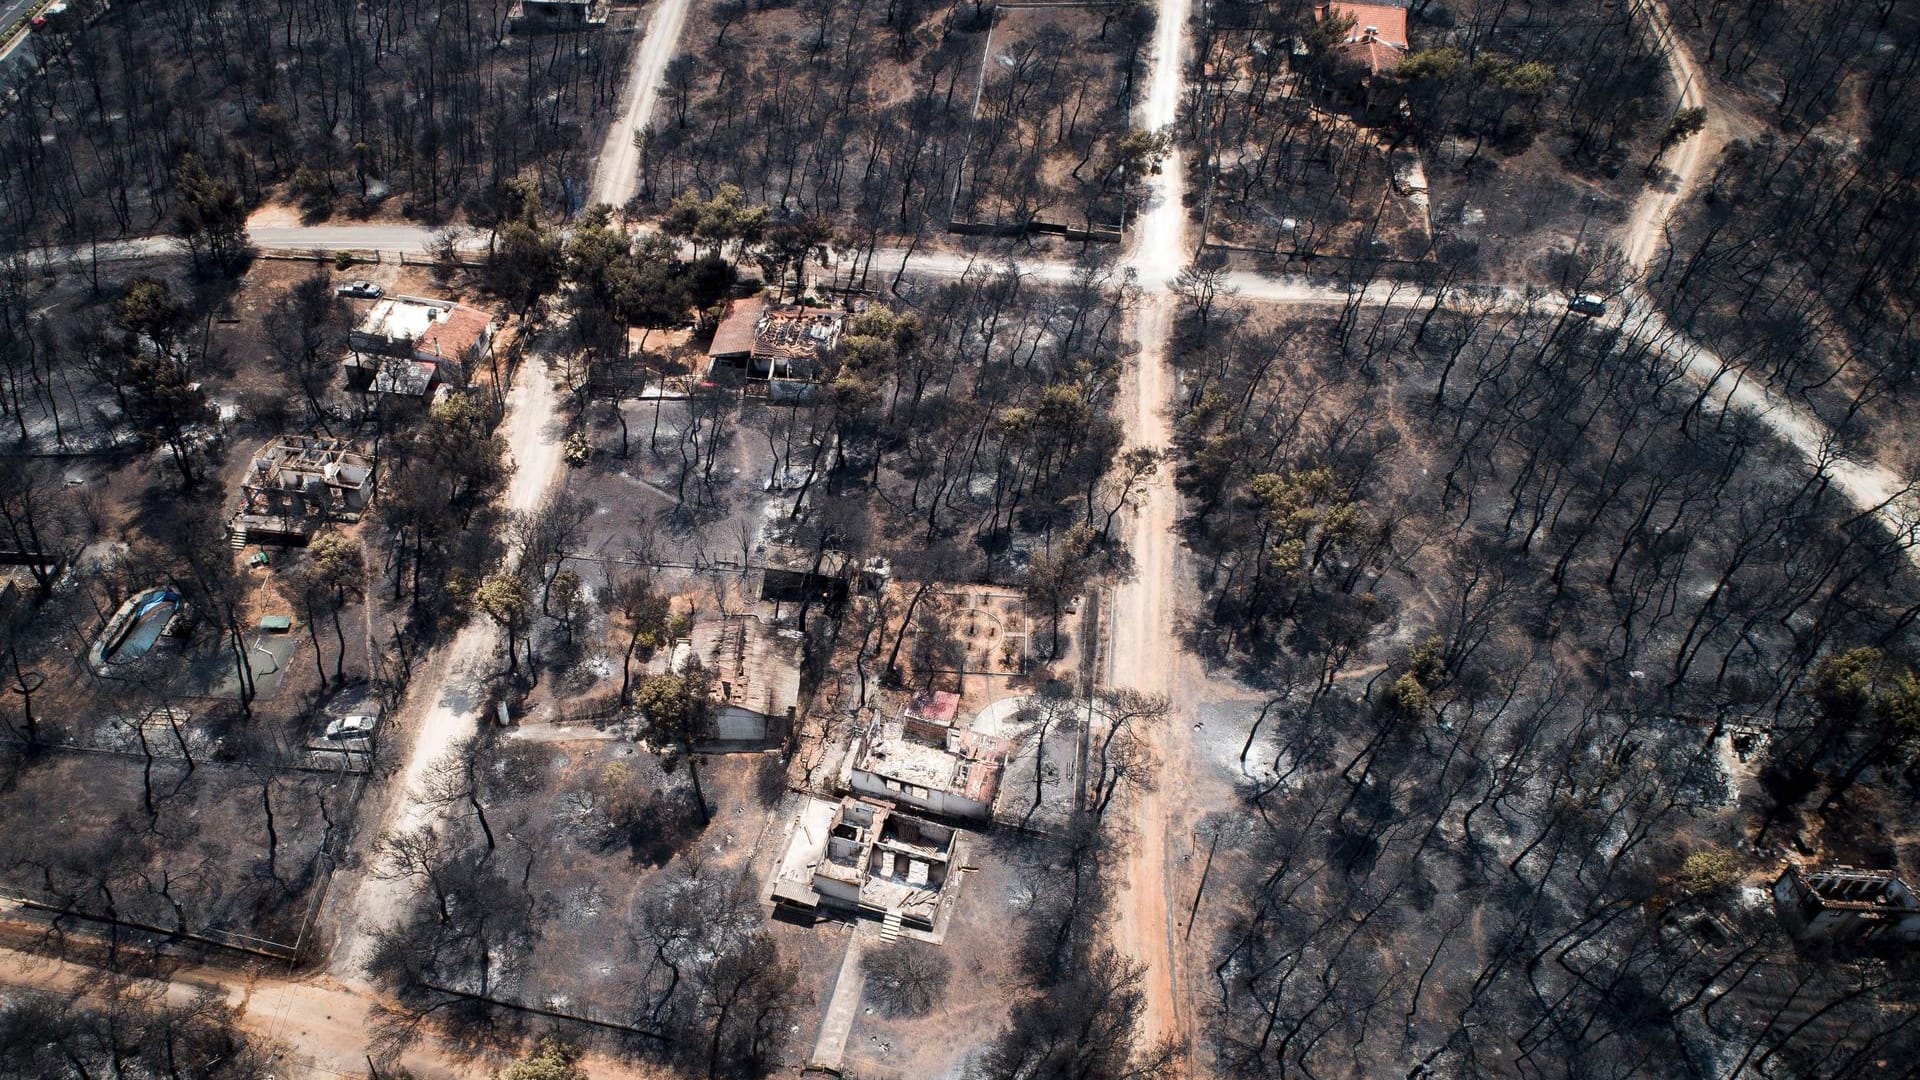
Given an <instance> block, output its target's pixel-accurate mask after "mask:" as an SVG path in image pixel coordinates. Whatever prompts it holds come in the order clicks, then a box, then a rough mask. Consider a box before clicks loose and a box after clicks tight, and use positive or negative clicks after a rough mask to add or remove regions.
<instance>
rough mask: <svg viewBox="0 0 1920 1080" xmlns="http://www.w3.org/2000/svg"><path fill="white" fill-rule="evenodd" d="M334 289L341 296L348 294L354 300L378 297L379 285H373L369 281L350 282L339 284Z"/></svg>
mask: <svg viewBox="0 0 1920 1080" xmlns="http://www.w3.org/2000/svg"><path fill="white" fill-rule="evenodd" d="M334 291H336V292H338V293H339V294H340V295H341V296H350V297H352V298H353V299H355V300H378V299H380V286H378V285H375V284H374V283H373V282H371V281H355V282H350V283H348V284H346V285H342V286H340V287H339V288H338V289H336V290H334Z"/></svg>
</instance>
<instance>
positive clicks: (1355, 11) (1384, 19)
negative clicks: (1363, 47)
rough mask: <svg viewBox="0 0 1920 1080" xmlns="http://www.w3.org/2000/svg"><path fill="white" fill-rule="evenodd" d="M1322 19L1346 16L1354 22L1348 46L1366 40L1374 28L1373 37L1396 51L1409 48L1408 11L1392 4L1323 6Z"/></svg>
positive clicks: (1321, 8)
mask: <svg viewBox="0 0 1920 1080" xmlns="http://www.w3.org/2000/svg"><path fill="white" fill-rule="evenodd" d="M1319 14H1320V18H1322V19H1325V18H1326V17H1327V16H1328V15H1344V16H1346V17H1348V18H1350V19H1352V20H1353V29H1352V30H1351V31H1349V32H1348V33H1347V39H1346V40H1347V42H1348V44H1354V43H1357V42H1361V41H1364V40H1366V38H1367V28H1368V27H1372V28H1373V32H1374V33H1373V36H1374V37H1375V38H1377V39H1379V40H1380V41H1384V42H1386V43H1387V44H1388V45H1391V46H1393V47H1394V48H1396V49H1400V50H1401V51H1405V50H1406V48H1407V9H1406V8H1400V7H1394V6H1392V5H1391V4H1323V5H1321V7H1320V13H1319Z"/></svg>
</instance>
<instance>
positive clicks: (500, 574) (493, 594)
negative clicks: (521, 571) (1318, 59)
mask: <svg viewBox="0 0 1920 1080" xmlns="http://www.w3.org/2000/svg"><path fill="white" fill-rule="evenodd" d="M532 599H533V598H532V596H531V595H530V594H529V592H528V590H527V583H526V582H524V581H522V580H520V575H518V574H514V573H511V572H509V571H506V570H499V571H495V572H494V573H491V574H488V575H487V576H486V578H485V580H483V581H481V582H480V587H479V588H478V589H476V590H474V594H473V602H474V605H475V606H476V607H478V608H479V609H480V610H481V612H482V613H484V614H485V615H486V616H487V618H489V619H492V620H493V621H494V622H496V623H498V624H499V625H500V628H501V629H503V630H505V631H506V632H507V674H509V675H518V674H519V673H520V652H519V638H520V630H521V627H522V626H524V625H525V624H526V621H527V609H528V608H529V607H531V606H532Z"/></svg>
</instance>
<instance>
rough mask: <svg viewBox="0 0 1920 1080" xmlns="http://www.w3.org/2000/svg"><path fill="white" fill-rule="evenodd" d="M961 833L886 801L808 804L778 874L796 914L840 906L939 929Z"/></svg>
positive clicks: (782, 897) (780, 897) (781, 900)
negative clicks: (958, 833)
mask: <svg viewBox="0 0 1920 1080" xmlns="http://www.w3.org/2000/svg"><path fill="white" fill-rule="evenodd" d="M955 836H956V833H955V830H953V829H951V828H948V827H947V826H945V825H939V824H935V823H934V822H931V821H923V820H921V819H919V818H916V817H911V816H909V815H907V814H903V813H900V812H899V811H897V810H894V809H892V808H891V807H888V806H886V805H884V804H882V803H877V802H872V801H869V800H866V799H858V798H844V799H841V800H840V801H839V802H838V803H834V802H828V801H827V800H824V799H808V800H807V802H806V804H805V805H804V806H803V807H802V808H801V811H800V815H799V817H798V819H797V820H795V822H794V824H793V831H792V832H791V833H790V834H789V835H788V838H787V850H786V853H785V854H784V855H783V856H782V858H781V862H780V866H779V868H778V869H777V870H776V871H775V877H774V885H773V899H774V902H775V903H776V904H779V905H781V906H784V907H787V908H789V909H797V910H800V911H806V912H812V911H816V910H818V909H819V908H821V907H832V908H838V909H841V910H844V911H850V912H853V913H855V914H861V915H867V916H871V917H876V918H880V919H882V920H886V921H888V922H897V923H898V924H900V925H906V926H911V927H914V928H916V929H919V930H932V929H933V927H934V922H935V919H936V917H937V916H938V914H939V909H940V899H941V894H942V891H943V889H944V888H945V886H946V883H947V875H948V871H949V870H950V868H951V865H952V860H953V857H954V854H955V852H954V840H955Z"/></svg>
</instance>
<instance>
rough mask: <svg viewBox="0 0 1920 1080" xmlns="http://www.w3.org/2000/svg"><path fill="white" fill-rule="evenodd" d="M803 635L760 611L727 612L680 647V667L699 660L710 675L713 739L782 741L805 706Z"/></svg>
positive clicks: (677, 653) (704, 624) (698, 628)
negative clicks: (773, 622) (782, 627)
mask: <svg viewBox="0 0 1920 1080" xmlns="http://www.w3.org/2000/svg"><path fill="white" fill-rule="evenodd" d="M800 645H801V642H800V635H799V634H797V633H794V632H792V631H787V630H776V629H774V628H773V626H772V625H770V624H768V623H766V622H764V621H762V620H761V618H760V617H759V616H758V615H725V616H722V617H720V618H718V619H709V620H707V621H705V622H701V623H698V624H696V625H695V626H694V628H693V633H692V637H691V640H689V641H687V642H684V643H682V644H681V646H680V647H679V649H677V650H675V655H674V659H673V664H674V667H675V669H676V670H685V669H686V667H687V665H688V663H689V662H690V661H691V660H692V659H694V658H698V660H699V661H700V666H701V667H703V668H705V669H706V671H707V676H708V679H709V691H708V692H709V695H710V699H711V705H710V708H709V711H708V717H709V720H708V723H709V737H710V738H711V739H713V740H714V741H716V742H727V743H777V742H780V741H782V740H784V739H785V738H786V736H787V732H788V731H790V730H791V729H792V726H793V721H794V713H795V711H796V709H797V708H798V706H799V704H800Z"/></svg>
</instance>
